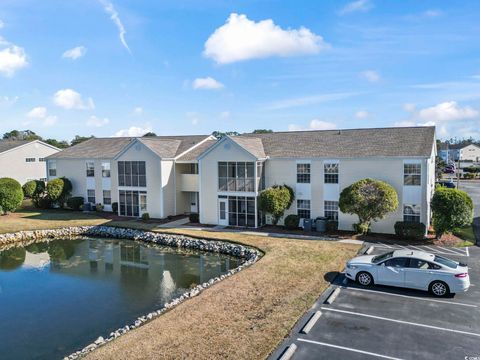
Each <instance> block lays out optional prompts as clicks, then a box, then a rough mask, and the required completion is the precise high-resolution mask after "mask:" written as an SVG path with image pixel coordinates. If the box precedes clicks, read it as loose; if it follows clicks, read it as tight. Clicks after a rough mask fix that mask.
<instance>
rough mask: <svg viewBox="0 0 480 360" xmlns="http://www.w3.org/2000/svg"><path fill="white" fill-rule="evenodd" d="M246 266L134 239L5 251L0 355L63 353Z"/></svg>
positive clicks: (0, 266)
mask: <svg viewBox="0 0 480 360" xmlns="http://www.w3.org/2000/svg"><path fill="white" fill-rule="evenodd" d="M238 265H240V260H238V259H236V258H232V257H227V256H223V255H219V254H214V253H204V252H192V251H185V250H179V249H174V248H169V247H160V246H154V247H153V246H150V247H148V246H146V245H145V244H142V243H138V242H134V241H130V240H112V239H96V238H92V239H77V240H55V241H51V242H48V243H47V242H45V243H34V244H31V245H28V246H25V247H15V248H10V249H7V250H3V251H2V249H1V248H0V358H1V359H59V358H63V356H65V355H68V354H70V353H72V352H74V351H76V350H79V349H81V348H83V347H84V346H86V345H88V344H90V343H91V342H93V341H95V340H96V339H97V337H98V336H100V335H101V336H108V334H110V332H112V331H114V330H116V329H117V328H119V327H122V326H124V325H126V324H130V323H132V322H133V321H134V320H135V319H136V318H137V317H139V316H142V315H145V314H147V313H149V312H150V311H152V310H156V309H159V308H161V307H163V304H164V303H165V302H168V301H169V300H171V299H172V298H174V297H176V296H179V295H180V294H182V293H183V292H185V291H186V290H188V289H189V288H190V287H193V286H195V285H198V284H201V283H203V282H206V281H208V280H209V279H211V278H213V277H215V276H218V275H221V274H224V273H227V272H228V271H229V270H230V269H233V268H235V267H237V266H238Z"/></svg>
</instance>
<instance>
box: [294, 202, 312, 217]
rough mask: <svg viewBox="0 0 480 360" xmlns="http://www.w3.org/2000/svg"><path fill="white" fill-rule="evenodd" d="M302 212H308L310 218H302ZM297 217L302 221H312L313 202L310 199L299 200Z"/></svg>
mask: <svg viewBox="0 0 480 360" xmlns="http://www.w3.org/2000/svg"><path fill="white" fill-rule="evenodd" d="M307 204H308V206H307ZM301 211H305V212H306V211H308V215H309V216H308V217H307V216H301V215H300V212H301ZM297 215H298V217H299V218H301V219H310V218H311V217H312V202H311V201H310V200H309V199H297Z"/></svg>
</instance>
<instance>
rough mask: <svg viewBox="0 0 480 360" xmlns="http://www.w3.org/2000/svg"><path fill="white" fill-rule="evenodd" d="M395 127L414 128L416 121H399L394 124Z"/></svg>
mask: <svg viewBox="0 0 480 360" xmlns="http://www.w3.org/2000/svg"><path fill="white" fill-rule="evenodd" d="M393 126H395V127H412V126H416V124H415V121H412V120H402V121H397V122H395V123H394V124H393Z"/></svg>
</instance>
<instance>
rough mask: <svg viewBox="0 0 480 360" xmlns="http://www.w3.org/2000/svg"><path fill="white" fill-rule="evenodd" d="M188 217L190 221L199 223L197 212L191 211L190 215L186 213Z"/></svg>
mask: <svg viewBox="0 0 480 360" xmlns="http://www.w3.org/2000/svg"><path fill="white" fill-rule="evenodd" d="M188 219H189V220H190V222H191V223H199V222H200V215H199V214H198V213H191V214H190V215H188Z"/></svg>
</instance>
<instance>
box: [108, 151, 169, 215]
mask: <svg viewBox="0 0 480 360" xmlns="http://www.w3.org/2000/svg"><path fill="white" fill-rule="evenodd" d="M118 161H145V167H146V175H147V186H146V187H137V186H135V187H126V186H118V190H138V191H146V192H147V212H148V213H149V215H150V217H152V218H164V217H165V216H166V215H165V214H164V208H163V206H162V204H163V197H162V171H161V170H162V166H161V161H160V159H159V157H158V156H157V155H156V154H154V153H153V152H152V151H151V150H150V149H149V148H147V147H146V146H145V145H143V144H142V143H140V142H136V143H134V144H132V146H130V147H129V148H128V149H127V150H126V151H125V152H123V153H122V154H121V155H120V156H119V157H118V158H117V159H115V163H117V162H118ZM165 168H166V169H167V168H168V167H165ZM114 177H115V178H117V177H118V172H117V167H116V166H115V174H114ZM117 197H118V191H117Z"/></svg>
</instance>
